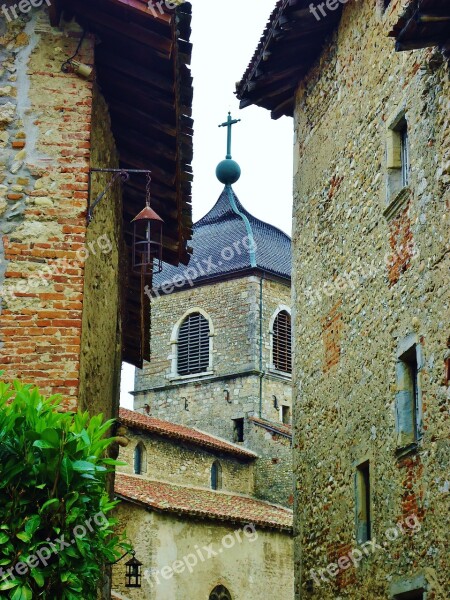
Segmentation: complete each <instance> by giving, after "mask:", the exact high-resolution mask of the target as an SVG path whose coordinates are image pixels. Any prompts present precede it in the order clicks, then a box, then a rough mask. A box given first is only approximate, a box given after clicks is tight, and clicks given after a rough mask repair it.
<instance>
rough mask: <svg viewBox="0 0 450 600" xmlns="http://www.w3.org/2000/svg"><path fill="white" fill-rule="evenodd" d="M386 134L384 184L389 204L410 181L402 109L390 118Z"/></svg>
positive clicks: (405, 125) (407, 146)
mask: <svg viewBox="0 0 450 600" xmlns="http://www.w3.org/2000/svg"><path fill="white" fill-rule="evenodd" d="M386 135H387V137H386V167H387V180H386V186H387V201H388V204H390V203H391V202H393V201H394V200H395V199H398V197H399V194H400V193H401V192H403V193H405V192H406V191H407V190H408V186H409V185H410V183H411V182H410V170H411V165H410V156H409V132H408V122H407V120H406V117H405V113H404V112H403V111H402V112H400V113H399V114H397V115H396V117H395V118H394V119H392V120H391V122H390V123H389V125H388V128H387V134H386ZM407 197H409V196H408V195H406V196H405V198H407Z"/></svg>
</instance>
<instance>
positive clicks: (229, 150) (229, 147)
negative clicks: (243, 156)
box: [219, 112, 241, 158]
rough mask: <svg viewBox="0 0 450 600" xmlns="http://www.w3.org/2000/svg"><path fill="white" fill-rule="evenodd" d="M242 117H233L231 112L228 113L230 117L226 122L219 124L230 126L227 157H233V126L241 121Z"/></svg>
mask: <svg viewBox="0 0 450 600" xmlns="http://www.w3.org/2000/svg"><path fill="white" fill-rule="evenodd" d="M240 120H241V119H232V118H231V113H230V112H229V113H228V119H227V120H226V121H225V123H222V124H221V125H219V127H227V128H228V138H227V156H226V157H227V158H231V128H232V127H233V125H236V123H239V122H240Z"/></svg>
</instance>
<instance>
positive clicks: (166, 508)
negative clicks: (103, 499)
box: [115, 473, 293, 531]
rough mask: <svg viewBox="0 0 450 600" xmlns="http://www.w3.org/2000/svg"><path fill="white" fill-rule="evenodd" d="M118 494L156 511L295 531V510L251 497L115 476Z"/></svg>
mask: <svg viewBox="0 0 450 600" xmlns="http://www.w3.org/2000/svg"><path fill="white" fill-rule="evenodd" d="M115 491H116V494H117V495H118V496H120V497H122V498H124V499H125V500H132V501H135V502H137V503H139V504H142V505H145V506H146V507H149V508H152V509H154V510H157V511H162V512H170V513H176V514H179V515H190V516H193V517H201V518H204V519H213V520H218V521H232V522H237V523H252V524H253V525H255V526H259V527H261V528H267V529H279V530H282V531H292V514H293V513H292V511H291V510H289V509H288V508H284V507H282V506H277V505H275V504H269V503H268V502H263V501H261V500H256V499H254V498H250V497H248V496H241V495H236V494H231V493H226V492H214V491H212V490H208V489H204V488H194V487H186V486H182V485H174V484H172V483H166V482H162V481H154V480H149V479H143V478H141V477H139V476H136V475H124V474H123V473H118V474H117V475H116V484H115Z"/></svg>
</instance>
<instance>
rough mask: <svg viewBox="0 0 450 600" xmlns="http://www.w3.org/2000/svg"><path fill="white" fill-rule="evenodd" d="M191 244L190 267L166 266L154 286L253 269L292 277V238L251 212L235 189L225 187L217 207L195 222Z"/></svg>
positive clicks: (196, 281) (207, 278)
mask: <svg viewBox="0 0 450 600" xmlns="http://www.w3.org/2000/svg"><path fill="white" fill-rule="evenodd" d="M233 204H234V206H233ZM251 239H253V240H254V242H253V245H252V242H251ZM191 245H192V247H193V256H192V258H191V260H190V263H189V265H188V267H186V266H179V267H172V266H170V265H165V266H164V269H163V271H162V273H160V274H159V275H157V276H155V277H154V288H158V287H161V286H162V285H164V284H165V283H167V282H175V281H176V280H177V278H178V282H179V285H178V287H180V288H181V287H183V286H182V285H181V280H180V279H179V278H180V277H181V279H183V280H184V282H185V284H186V285H190V282H189V279H192V280H193V282H194V283H200V282H205V281H208V280H214V279H217V278H221V277H226V276H229V275H232V274H236V273H239V272H240V271H248V270H249V269H255V270H260V271H264V272H266V273H269V274H272V275H275V276H277V277H281V278H283V279H287V280H290V279H291V238H290V237H289V236H288V235H286V234H285V233H284V232H283V231H281V230H280V229H277V228H276V227H274V226H273V225H269V224H268V223H265V222H264V221H260V220H259V219H257V218H256V217H254V216H253V215H251V214H250V213H249V212H248V211H247V210H246V209H245V208H244V207H243V206H242V204H241V203H240V201H239V199H238V197H237V196H236V194H235V193H234V191H233V190H232V188H229V187H228V188H227V187H225V188H224V190H223V192H222V194H221V195H220V197H219V199H218V201H217V202H216V204H215V205H214V206H213V208H212V209H211V210H210V211H209V212H208V213H207V214H206V215H205V216H204V217H203V218H202V219H200V220H199V221H197V223H195V225H194V228H193V238H192V242H191ZM252 249H254V254H253V255H252Z"/></svg>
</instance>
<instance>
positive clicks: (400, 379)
mask: <svg viewBox="0 0 450 600" xmlns="http://www.w3.org/2000/svg"><path fill="white" fill-rule="evenodd" d="M417 349H418V347H417V345H416V344H414V345H413V346H411V348H409V349H408V350H407V351H406V352H405V353H404V354H402V355H401V356H400V357H399V360H398V363H397V369H396V371H397V372H396V377H397V393H396V399H395V410H396V421H397V446H398V447H399V448H405V447H407V446H409V445H411V444H415V443H416V442H417V441H418V438H419V433H420V431H419V429H420V427H419V415H420V402H421V399H420V383H419V364H418V360H417Z"/></svg>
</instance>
